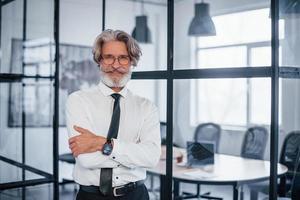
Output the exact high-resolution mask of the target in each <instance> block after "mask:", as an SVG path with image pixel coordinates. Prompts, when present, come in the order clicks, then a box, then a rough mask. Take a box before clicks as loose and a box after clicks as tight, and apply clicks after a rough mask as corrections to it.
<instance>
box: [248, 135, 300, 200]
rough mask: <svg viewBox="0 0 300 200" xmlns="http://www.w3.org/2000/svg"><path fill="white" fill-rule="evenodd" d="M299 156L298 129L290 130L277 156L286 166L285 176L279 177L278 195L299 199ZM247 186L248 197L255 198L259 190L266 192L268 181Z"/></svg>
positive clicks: (299, 136)
mask: <svg viewBox="0 0 300 200" xmlns="http://www.w3.org/2000/svg"><path fill="white" fill-rule="evenodd" d="M299 157H300V131H292V132H290V133H289V134H288V135H287V136H286V137H285V139H284V142H283V145H282V148H281V153H280V158H279V162H280V163H281V164H283V165H285V166H287V168H288V172H287V173H286V174H285V176H283V177H281V178H280V179H279V185H278V195H279V196H280V197H284V196H290V197H292V199H300V167H299V160H300V159H299ZM248 187H249V189H250V199H251V200H257V199H258V193H259V192H262V193H265V194H267V193H268V188H269V181H263V182H258V183H252V184H249V185H248ZM287 191H289V192H287Z"/></svg>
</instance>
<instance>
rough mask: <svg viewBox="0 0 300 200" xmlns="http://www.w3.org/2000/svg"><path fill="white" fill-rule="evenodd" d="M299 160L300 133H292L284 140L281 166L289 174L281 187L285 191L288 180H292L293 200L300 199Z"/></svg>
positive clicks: (281, 182) (281, 183) (282, 181)
mask: <svg viewBox="0 0 300 200" xmlns="http://www.w3.org/2000/svg"><path fill="white" fill-rule="evenodd" d="M299 159H300V131H292V132H290V133H289V134H288V135H287V136H286V137H285V139H284V142H283V145H282V148H281V154H280V160H279V162H280V163H281V164H284V165H285V166H287V168H288V172H287V173H286V174H285V176H284V178H283V179H281V180H280V186H281V188H284V191H285V188H286V186H285V185H286V183H285V182H286V179H288V180H290V181H289V182H290V184H291V186H290V187H291V188H290V191H291V196H292V199H300V178H299V172H300V167H299Z"/></svg>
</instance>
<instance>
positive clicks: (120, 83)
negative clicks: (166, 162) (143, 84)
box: [66, 30, 161, 200]
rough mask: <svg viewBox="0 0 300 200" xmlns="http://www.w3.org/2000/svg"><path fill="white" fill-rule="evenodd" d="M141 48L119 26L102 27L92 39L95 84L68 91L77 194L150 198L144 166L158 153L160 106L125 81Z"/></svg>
mask: <svg viewBox="0 0 300 200" xmlns="http://www.w3.org/2000/svg"><path fill="white" fill-rule="evenodd" d="M140 55H141V50H140V47H139V46H138V44H137V42H136V41H135V40H134V39H133V38H132V37H131V36H130V35H128V34H127V33H125V32H123V31H119V30H116V31H113V30H105V31H104V32H102V33H101V34H100V35H99V36H98V37H97V38H96V40H95V43H94V47H93V56H94V60H95V62H96V63H97V64H98V65H99V68H100V79H101V81H100V83H99V85H98V86H96V87H93V88H90V89H86V90H80V91H77V92H74V93H72V94H71V95H70V96H69V97H68V100H67V104H66V116H67V129H68V134H69V137H70V139H69V147H70V149H71V151H72V153H73V155H74V157H75V159H76V164H75V167H74V171H73V177H74V180H75V182H77V183H78V184H79V185H80V190H79V192H78V194H77V200H98V199H122V200H125V199H128V200H129V199H130V200H135V199H136V200H143V199H149V196H148V191H147V189H146V187H145V185H144V183H143V181H144V180H145V178H146V169H145V168H150V167H154V166H156V164H157V162H158V160H159V157H160V151H161V150H160V127H159V117H158V109H157V108H156V107H155V106H154V104H153V103H151V102H150V101H148V100H147V99H145V98H142V97H139V96H136V95H134V94H132V93H131V92H130V91H129V90H128V89H127V88H126V83H127V82H128V81H129V80H130V77H131V68H132V67H131V66H136V65H137V62H138V60H139V58H140Z"/></svg>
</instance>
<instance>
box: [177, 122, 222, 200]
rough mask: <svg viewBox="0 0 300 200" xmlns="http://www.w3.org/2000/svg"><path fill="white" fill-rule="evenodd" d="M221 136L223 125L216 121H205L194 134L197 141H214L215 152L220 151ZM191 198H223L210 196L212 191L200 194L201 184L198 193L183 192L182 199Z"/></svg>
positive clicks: (198, 186) (220, 199)
mask: <svg viewBox="0 0 300 200" xmlns="http://www.w3.org/2000/svg"><path fill="white" fill-rule="evenodd" d="M220 137H221V127H220V126H219V125H218V124H215V123H204V124H200V125H198V126H197V128H196V130H195V134H194V141H195V142H212V143H214V144H215V152H217V153H218V152H219V143H220ZM191 198H205V199H217V200H222V198H219V197H213V196H210V192H206V193H204V194H200V184H197V193H196V194H191V193H189V192H183V195H181V196H180V199H191Z"/></svg>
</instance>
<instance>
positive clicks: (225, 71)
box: [174, 67, 271, 79]
mask: <svg viewBox="0 0 300 200" xmlns="http://www.w3.org/2000/svg"><path fill="white" fill-rule="evenodd" d="M270 76H271V67H257V68H253V67H239V68H214V69H188V70H174V79H209V78H252V77H270Z"/></svg>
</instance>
